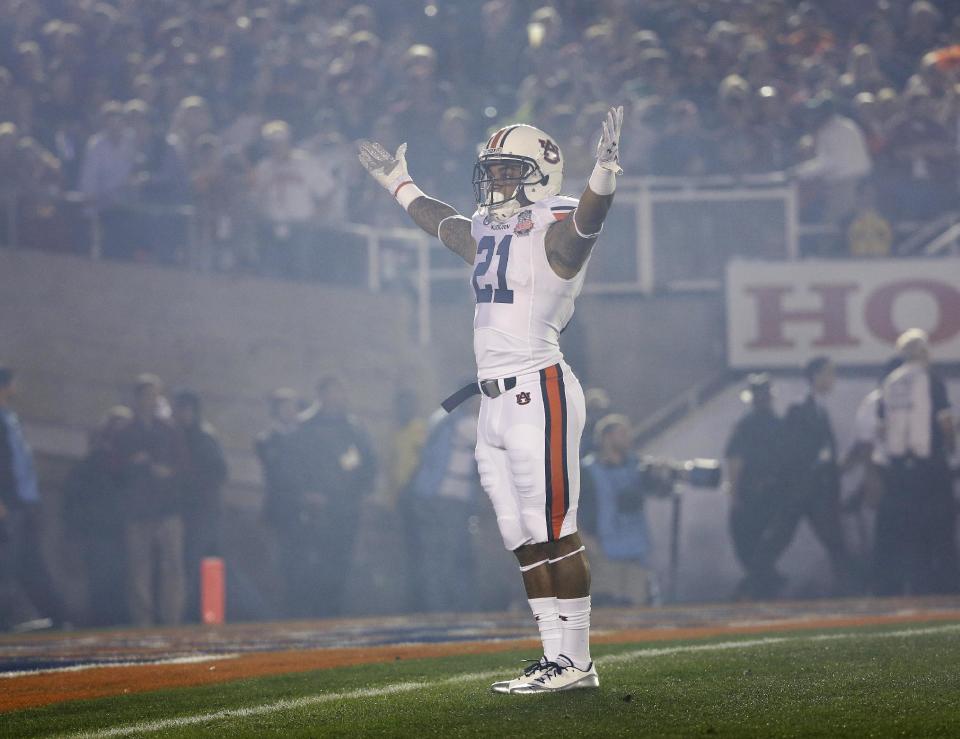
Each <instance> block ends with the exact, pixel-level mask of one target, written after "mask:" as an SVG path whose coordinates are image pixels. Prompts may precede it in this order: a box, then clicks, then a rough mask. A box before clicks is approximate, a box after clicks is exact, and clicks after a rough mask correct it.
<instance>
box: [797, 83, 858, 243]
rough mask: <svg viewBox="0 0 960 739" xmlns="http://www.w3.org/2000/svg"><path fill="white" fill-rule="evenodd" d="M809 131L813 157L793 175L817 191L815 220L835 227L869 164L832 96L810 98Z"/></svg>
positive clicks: (853, 128)
mask: <svg viewBox="0 0 960 739" xmlns="http://www.w3.org/2000/svg"><path fill="white" fill-rule="evenodd" d="M807 115H808V120H809V124H810V128H811V130H812V131H813V139H814V155H813V158H811V159H809V160H807V161H805V162H803V163H802V164H800V165H799V166H798V167H797V168H796V170H795V172H796V175H797V177H798V178H799V179H800V180H801V181H802V182H805V183H815V184H816V187H817V188H818V191H819V198H818V200H819V208H818V210H819V214H818V217H817V218H815V220H818V221H821V222H823V223H828V224H832V225H839V224H840V223H842V222H843V221H844V220H845V219H847V218H848V217H849V215H850V213H851V212H852V211H853V208H854V206H855V204H856V197H857V188H858V187H859V186H860V183H861V182H862V181H863V179H864V178H865V177H866V176H867V175H869V174H870V170H871V167H872V165H871V161H870V154H869V152H868V150H867V144H866V140H865V139H864V136H863V132H862V131H861V130H860V128H859V127H858V126H857V124H856V123H854V122H853V121H852V120H850V119H849V118H847V117H846V116H843V115H840V114H839V113H838V112H837V110H836V104H835V103H834V100H833V97H832V96H827V95H825V96H821V97H818V98H814V99H813V100H812V101H810V104H809V105H808V106H807Z"/></svg>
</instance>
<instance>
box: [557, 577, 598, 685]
mask: <svg viewBox="0 0 960 739" xmlns="http://www.w3.org/2000/svg"><path fill="white" fill-rule="evenodd" d="M557 610H558V611H559V613H560V627H561V628H562V629H563V638H562V640H561V642H560V653H561V654H564V655H566V656H567V657H569V658H570V661H571V662H573V665H574V667H576V668H578V669H584V670H585V669H586V668H587V666H588V665H589V664H590V662H591V660H590V596H589V595H588V596H587V597H586V598H557Z"/></svg>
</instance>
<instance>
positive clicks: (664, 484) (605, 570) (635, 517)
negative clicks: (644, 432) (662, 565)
mask: <svg viewBox="0 0 960 739" xmlns="http://www.w3.org/2000/svg"><path fill="white" fill-rule="evenodd" d="M594 444H595V449H596V451H595V452H593V453H591V454H588V455H587V456H586V457H584V459H583V462H582V465H581V479H580V485H581V487H580V521H581V528H582V529H583V531H585V532H586V533H588V534H591V535H593V536H594V537H595V538H596V539H597V541H598V543H599V545H600V546H599V549H600V551H602V552H603V555H604V559H603V560H600V558H597V561H594V562H593V563H592V564H593V570H594V577H595V579H596V582H597V585H596V589H595V593H596V595H595V596H594V597H595V600H598V601H599V600H600V598H599V597H597V596H599V594H600V593H602V592H604V591H606V594H607V597H608V600H609V601H610V605H633V604H643V603H646V604H651V605H657V604H659V603H660V587H659V584H658V582H657V577H656V574H655V573H654V572H653V570H652V569H650V564H649V556H650V550H651V544H650V533H649V530H648V527H647V518H646V514H645V513H644V498H645V497H646V496H647V495H648V494H654V495H664V494H667V493H669V492H670V490H671V488H672V481H671V479H670V478H669V476H668V477H659V476H657V475H655V474H651V473H652V469H651V468H648V467H646V466H644V465H641V463H640V460H639V459H638V458H637V455H636V453H635V452H634V451H633V433H632V430H631V426H630V421H629V419H627V417H626V416H622V415H619V414H616V413H614V414H610V415H608V416H605V417H603V418H601V419H600V420H599V421H598V422H597V425H596V428H595V430H594ZM611 591H613V593H611Z"/></svg>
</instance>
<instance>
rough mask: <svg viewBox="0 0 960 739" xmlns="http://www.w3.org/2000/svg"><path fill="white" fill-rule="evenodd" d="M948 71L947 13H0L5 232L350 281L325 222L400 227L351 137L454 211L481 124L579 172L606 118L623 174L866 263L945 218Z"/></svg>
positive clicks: (277, 6)
mask: <svg viewBox="0 0 960 739" xmlns="http://www.w3.org/2000/svg"><path fill="white" fill-rule="evenodd" d="M958 70H960V13H957V10H956V7H955V6H954V5H952V4H951V3H949V2H946V0H942V1H939V2H938V1H937V0H845V1H844V2H842V3H834V2H825V1H821V2H818V1H814V0H803V2H796V1H795V0H758V1H753V0H709V1H708V2H699V1H697V2H694V1H693V0H669V1H658V0H654V1H652V2H643V3H639V2H627V1H625V0H598V2H591V3H584V2H577V1H576V0H549V1H548V0H544V3H543V5H542V7H536V6H533V10H532V11H531V6H530V5H529V4H527V3H524V2H520V0H487V1H486V2H482V3H479V2H467V1H466V0H370V2H368V3H366V4H356V5H351V4H350V3H348V2H342V1H337V2H325V3H309V2H304V1H302V0H299V1H298V0H261V1H259V2H258V1H256V0H197V2H193V3H183V2H174V1H172V0H158V1H157V2H151V3H149V4H143V3H132V2H124V1H122V0H118V1H117V2H107V1H106V0H102V1H101V2H93V1H92V0H42V1H40V0H2V2H0V195H2V196H3V197H2V198H0V199H2V200H3V202H4V205H5V207H4V208H3V209H0V210H2V213H0V220H2V221H3V222H2V224H0V225H2V226H3V228H0V239H2V240H5V241H10V240H11V239H13V238H16V240H17V241H18V242H19V243H22V244H24V245H28V246H36V247H41V248H46V249H53V250H68V251H86V250H89V249H90V248H91V242H94V243H95V244H96V245H97V247H98V248H100V250H101V253H103V254H104V255H106V256H110V257H118V258H124V259H141V260H150V261H158V262H186V261H189V262H190V263H192V264H195V265H196V266H199V267H212V268H217V269H224V270H234V269H239V270H248V271H255V272H263V273H267V274H278V275H282V276H289V277H304V276H306V277H326V276H328V275H330V274H331V272H333V273H334V278H335V279H349V278H350V277H351V276H352V268H350V267H349V265H348V266H347V267H342V266H341V267H339V273H338V269H337V267H338V265H340V264H341V262H342V261H343V259H342V258H340V257H342V255H335V256H334V257H333V258H331V257H330V256H329V255H330V253H331V252H335V251H336V249H337V248H338V244H343V243H345V242H349V236H348V234H346V233H345V232H343V230H342V227H343V226H344V224H346V223H361V224H375V225H376V224H380V225H393V224H398V223H402V221H401V220H400V219H399V214H398V213H396V212H394V211H395V210H396V209H391V208H389V207H384V203H383V202H381V201H382V198H381V197H380V195H381V194H380V193H379V192H377V191H376V190H375V189H374V187H373V186H371V185H370V183H369V179H368V178H364V177H363V176H362V173H361V172H360V170H359V167H358V166H357V165H356V161H355V153H354V152H355V141H356V140H357V139H359V138H362V137H370V138H375V139H378V140H381V141H382V142H383V143H384V144H385V145H386V146H387V147H388V148H391V147H394V146H396V145H397V144H398V143H399V142H401V141H404V140H405V141H408V142H409V160H410V162H411V166H412V168H413V170H414V171H415V174H416V176H417V178H418V182H421V183H422V185H423V186H424V188H425V189H426V190H427V191H440V192H444V193H449V194H450V195H449V197H450V198H451V199H452V200H453V201H454V204H455V205H457V206H458V207H459V208H461V209H463V210H465V211H467V212H469V211H470V210H471V209H472V198H471V194H470V193H471V188H470V183H469V179H468V178H469V171H470V163H471V162H472V160H473V159H474V158H475V155H476V150H477V145H478V143H479V142H481V141H483V140H484V139H485V134H486V133H487V131H488V130H489V129H490V128H491V127H496V126H498V125H501V124H503V123H505V122H509V121H531V122H534V123H535V124H536V125H538V126H540V127H541V128H543V129H545V130H548V131H550V132H551V133H552V135H554V136H555V137H556V138H557V139H558V140H559V141H561V142H564V147H565V153H566V157H567V166H568V170H569V171H570V172H572V173H576V172H580V171H584V172H585V171H588V169H589V166H588V165H589V161H590V157H591V156H592V148H593V141H592V137H593V136H594V135H595V130H594V128H595V125H596V120H597V119H598V117H599V115H600V113H602V111H603V110H604V109H605V108H606V106H607V104H608V103H610V102H612V101H617V102H622V103H624V104H625V106H626V110H627V122H626V124H625V127H624V130H625V135H624V144H625V145H624V151H623V155H622V157H623V164H624V167H625V169H626V171H627V173H628V174H630V175H662V176H676V175H680V176H696V175H705V174H722V175H735V176H739V175H745V174H756V173H768V172H787V173H789V175H790V176H791V177H795V178H796V179H797V180H798V181H799V182H800V183H801V192H802V200H803V212H804V214H805V217H806V218H807V219H808V220H812V221H819V222H823V223H826V224H828V225H831V226H835V227H836V226H839V227H843V228H846V227H847V225H848V223H850V222H851V221H857V220H858V217H859V223H858V225H857V227H856V228H855V229H853V230H852V231H851V234H852V239H853V241H854V242H855V244H856V246H855V250H857V251H859V252H866V253H871V252H877V251H880V252H883V251H884V250H889V248H890V240H891V239H890V237H889V234H888V233H887V231H888V230H889V228H890V223H889V222H890V221H904V220H906V221H919V220H923V219H929V218H931V217H933V216H935V215H937V214H939V213H942V212H944V211H945V210H949V209H951V208H952V207H953V204H954V201H955V199H956V194H957V180H958V176H960V169H958V148H957V139H958V135H957V131H958V121H960V117H958V88H957V84H958V76H957V72H958ZM13 193H16V198H15V199H12V198H11V197H10V196H11V194H13ZM68 193H72V195H70V196H69V197H67V194H68ZM190 214H192V215H190ZM93 215H96V216H97V218H96V219H92V216H93ZM93 224H95V226H96V227H95V228H93ZM188 244H190V245H192V248H191V249H189V250H188V249H187V245H188ZM348 246H349V244H348Z"/></svg>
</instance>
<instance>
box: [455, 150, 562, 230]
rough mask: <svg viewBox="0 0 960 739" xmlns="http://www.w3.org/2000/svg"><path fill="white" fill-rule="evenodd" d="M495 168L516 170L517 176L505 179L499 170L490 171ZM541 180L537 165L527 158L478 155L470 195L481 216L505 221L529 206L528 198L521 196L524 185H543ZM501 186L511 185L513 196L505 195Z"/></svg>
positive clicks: (506, 155)
mask: <svg viewBox="0 0 960 739" xmlns="http://www.w3.org/2000/svg"><path fill="white" fill-rule="evenodd" d="M498 166H499V167H502V168H505V167H511V168H515V169H516V172H517V173H516V174H515V175H513V176H506V177H505V176H504V173H503V171H502V170H501V171H500V172H498V173H496V174H495V173H494V171H493V168H494V167H498ZM544 179H545V177H544V174H543V172H542V171H541V170H540V166H539V165H538V164H537V162H536V161H534V160H533V159H531V158H530V157H524V156H518V155H511V154H496V155H488V156H482V155H481V157H480V159H479V160H478V161H477V163H476V164H475V165H474V167H473V194H474V197H475V198H476V201H477V207H478V209H479V210H480V213H482V214H483V215H484V216H489V217H491V218H493V219H494V220H497V221H506V220H508V219H509V218H510V217H511V216H513V215H514V214H516V213H517V211H519V210H520V209H521V208H523V207H524V206H526V205H529V204H530V202H531V201H530V199H529V198H527V197H526V196H525V194H524V186H525V185H537V184H542V183H543V181H544ZM503 185H513V194H512V195H510V196H506V195H504V194H503V193H502V192H501V191H500V189H499V188H500V186H503ZM521 200H522V201H523V202H521Z"/></svg>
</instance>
